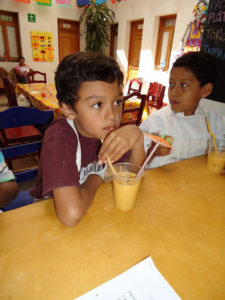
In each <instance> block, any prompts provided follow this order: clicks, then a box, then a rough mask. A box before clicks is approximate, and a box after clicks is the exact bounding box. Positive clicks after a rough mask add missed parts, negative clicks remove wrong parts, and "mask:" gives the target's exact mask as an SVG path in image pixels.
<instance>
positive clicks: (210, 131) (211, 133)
mask: <svg viewBox="0 0 225 300" xmlns="http://www.w3.org/2000/svg"><path fill="white" fill-rule="evenodd" d="M205 120H206V124H207V128H208V132H209V134H210V135H211V136H212V139H213V144H214V147H215V152H217V146H216V139H215V134H214V133H213V132H212V130H211V128H210V124H209V120H208V118H205Z"/></svg>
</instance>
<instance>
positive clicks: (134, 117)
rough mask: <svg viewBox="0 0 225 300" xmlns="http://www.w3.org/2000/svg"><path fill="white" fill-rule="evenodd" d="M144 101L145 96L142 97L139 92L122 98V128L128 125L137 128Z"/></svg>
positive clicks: (140, 119)
mask: <svg viewBox="0 0 225 300" xmlns="http://www.w3.org/2000/svg"><path fill="white" fill-rule="evenodd" d="M132 98H133V103H132ZM145 100H146V98H145V95H142V94H140V93H139V92H134V93H131V94H129V95H127V96H123V110H122V122H121V125H122V126H123V125H128V124H134V125H137V126H139V125H140V124H141V121H142V115H143V111H144V108H145ZM129 102H130V103H129Z"/></svg>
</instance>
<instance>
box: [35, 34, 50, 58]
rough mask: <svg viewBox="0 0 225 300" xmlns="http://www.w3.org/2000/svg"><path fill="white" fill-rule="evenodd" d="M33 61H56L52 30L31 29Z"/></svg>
mask: <svg viewBox="0 0 225 300" xmlns="http://www.w3.org/2000/svg"><path fill="white" fill-rule="evenodd" d="M31 43H32V53H33V61H39V62H40V61H42V62H50V61H51V62H52V61H54V51H53V36H52V32H41V31H31Z"/></svg>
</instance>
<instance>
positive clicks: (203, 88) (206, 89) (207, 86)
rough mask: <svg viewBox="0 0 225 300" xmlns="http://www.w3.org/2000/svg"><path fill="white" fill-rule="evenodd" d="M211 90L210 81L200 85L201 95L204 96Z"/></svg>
mask: <svg viewBox="0 0 225 300" xmlns="http://www.w3.org/2000/svg"><path fill="white" fill-rule="evenodd" d="M212 90H213V84H212V83H211V82H208V83H206V84H205V85H203V87H202V91H201V97H202V98H205V97H207V96H209V95H210V94H211V93H212Z"/></svg>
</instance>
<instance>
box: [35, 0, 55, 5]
mask: <svg viewBox="0 0 225 300" xmlns="http://www.w3.org/2000/svg"><path fill="white" fill-rule="evenodd" d="M34 1H36V3H37V4H38V5H46V6H51V5H52V0H34Z"/></svg>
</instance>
